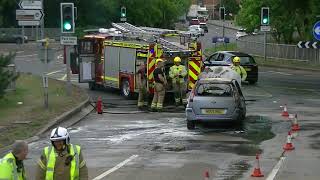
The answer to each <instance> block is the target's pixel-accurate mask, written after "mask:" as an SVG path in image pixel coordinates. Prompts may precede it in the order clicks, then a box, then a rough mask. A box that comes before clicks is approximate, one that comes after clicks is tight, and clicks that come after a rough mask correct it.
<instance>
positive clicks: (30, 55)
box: [16, 54, 38, 58]
mask: <svg viewBox="0 0 320 180" xmlns="http://www.w3.org/2000/svg"><path fill="white" fill-rule="evenodd" d="M32 56H38V54H29V55H23V56H16V57H17V58H24V57H32Z"/></svg>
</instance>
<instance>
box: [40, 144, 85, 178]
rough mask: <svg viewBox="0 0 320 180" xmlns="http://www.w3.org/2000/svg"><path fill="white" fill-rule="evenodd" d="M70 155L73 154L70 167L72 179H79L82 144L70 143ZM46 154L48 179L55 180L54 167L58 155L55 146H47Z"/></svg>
mask: <svg viewBox="0 0 320 180" xmlns="http://www.w3.org/2000/svg"><path fill="white" fill-rule="evenodd" d="M69 147H70V155H71V156H73V159H72V161H71V167H70V180H79V155H80V150H81V148H80V146H78V145H72V144H70V146H69ZM44 155H45V156H46V158H47V170H46V171H47V172H46V180H53V175H54V167H55V164H56V155H55V152H54V147H52V146H50V147H45V148H44Z"/></svg>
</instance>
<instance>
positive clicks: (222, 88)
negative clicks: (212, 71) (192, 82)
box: [195, 83, 233, 97]
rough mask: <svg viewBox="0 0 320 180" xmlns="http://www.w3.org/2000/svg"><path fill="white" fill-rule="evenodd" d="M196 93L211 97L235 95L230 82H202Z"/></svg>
mask: <svg viewBox="0 0 320 180" xmlns="http://www.w3.org/2000/svg"><path fill="white" fill-rule="evenodd" d="M195 95H196V96H209V97H231V96H233V92H232V87H231V85H230V84H213V83H201V84H199V85H198V87H197V89H196V91H195Z"/></svg>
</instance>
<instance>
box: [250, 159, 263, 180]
mask: <svg viewBox="0 0 320 180" xmlns="http://www.w3.org/2000/svg"><path fill="white" fill-rule="evenodd" d="M251 176H252V177H263V176H264V175H263V174H262V173H261V170H260V162H259V154H257V155H256V163H255V167H254V170H253V172H252V174H251Z"/></svg>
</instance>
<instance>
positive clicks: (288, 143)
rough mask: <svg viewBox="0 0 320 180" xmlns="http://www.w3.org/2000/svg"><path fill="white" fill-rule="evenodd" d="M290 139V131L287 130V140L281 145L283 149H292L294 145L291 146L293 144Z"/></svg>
mask: <svg viewBox="0 0 320 180" xmlns="http://www.w3.org/2000/svg"><path fill="white" fill-rule="evenodd" d="M291 139H292V137H291V131H289V132H288V136H287V142H286V144H285V145H283V149H284V150H285V151H291V150H294V146H293V144H292V142H291Z"/></svg>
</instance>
